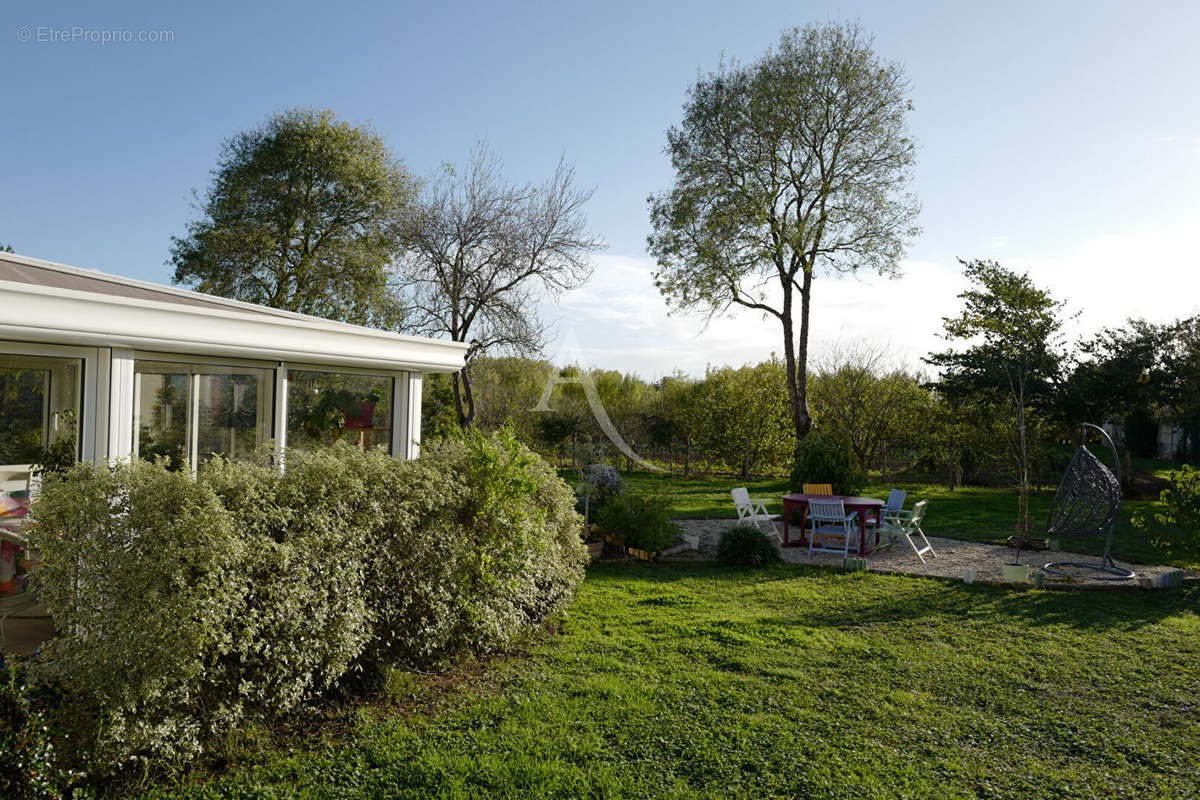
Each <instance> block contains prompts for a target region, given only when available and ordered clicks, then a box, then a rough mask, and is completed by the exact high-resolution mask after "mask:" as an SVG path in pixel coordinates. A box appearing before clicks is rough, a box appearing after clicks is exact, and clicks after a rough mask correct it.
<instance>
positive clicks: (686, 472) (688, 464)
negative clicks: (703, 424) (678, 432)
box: [683, 433, 692, 478]
mask: <svg viewBox="0 0 1200 800" xmlns="http://www.w3.org/2000/svg"><path fill="white" fill-rule="evenodd" d="M691 475H692V435H691V434H690V433H689V434H688V435H687V439H686V440H685V444H684V451H683V477H685V478H690V477H691Z"/></svg>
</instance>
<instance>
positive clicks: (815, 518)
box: [808, 499, 858, 556]
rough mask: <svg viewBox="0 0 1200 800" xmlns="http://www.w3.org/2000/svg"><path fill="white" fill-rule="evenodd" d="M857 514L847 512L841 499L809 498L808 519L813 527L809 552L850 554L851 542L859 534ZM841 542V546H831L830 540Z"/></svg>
mask: <svg viewBox="0 0 1200 800" xmlns="http://www.w3.org/2000/svg"><path fill="white" fill-rule="evenodd" d="M857 517H858V515H857V514H850V515H847V514H846V506H845V505H843V504H842V501H841V500H815V499H813V500H809V501H808V521H809V522H811V523H812V529H811V530H810V531H809V533H808V554H809V555H810V556H811V555H812V554H813V553H822V552H823V553H841V554H842V555H843V556H849V555H850V543H851V542H852V541H853V540H854V539H855V537H857V536H858V525H857V524H856V522H855V520H856V519H857ZM831 539H832V540H836V541H840V542H841V546H840V547H830V540H831Z"/></svg>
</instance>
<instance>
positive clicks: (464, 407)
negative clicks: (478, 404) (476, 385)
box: [450, 367, 475, 428]
mask: <svg viewBox="0 0 1200 800" xmlns="http://www.w3.org/2000/svg"><path fill="white" fill-rule="evenodd" d="M450 383H451V386H452V387H453V389H454V411H455V413H456V414H457V415H458V427H460V428H470V427H472V426H473V425H474V424H475V395H474V394H473V393H472V392H471V379H470V377H468V376H467V369H466V367H464V368H463V369H461V370H459V371H458V372H456V373H454V377H453V379H452V380H451V382H450Z"/></svg>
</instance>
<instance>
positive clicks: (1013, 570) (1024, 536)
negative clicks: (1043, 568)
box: [1001, 517, 1029, 583]
mask: <svg viewBox="0 0 1200 800" xmlns="http://www.w3.org/2000/svg"><path fill="white" fill-rule="evenodd" d="M1017 526H1018V527H1020V528H1021V534H1020V535H1019V536H1010V537H1008V545H1009V547H1014V548H1016V551H1017V553H1016V555H1014V556H1013V560H1012V561H1008V562H1006V563H1005V564H1004V565H1003V566H1001V571H1002V572H1003V573H1004V581H1005V582H1006V583H1028V582H1029V565H1028V564H1023V563H1021V549H1022V548H1023V547H1024V546H1025V545H1026V543H1028V541H1029V518H1028V517H1026V518H1025V524H1024V525H1023V526H1022V525H1021V523H1020V522H1018V523H1017Z"/></svg>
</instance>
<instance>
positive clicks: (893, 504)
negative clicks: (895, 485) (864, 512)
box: [867, 489, 908, 528]
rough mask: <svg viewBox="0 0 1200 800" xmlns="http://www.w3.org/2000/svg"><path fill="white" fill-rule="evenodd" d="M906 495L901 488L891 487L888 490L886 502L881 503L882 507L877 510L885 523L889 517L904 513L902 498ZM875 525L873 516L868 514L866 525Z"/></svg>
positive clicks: (870, 526)
mask: <svg viewBox="0 0 1200 800" xmlns="http://www.w3.org/2000/svg"><path fill="white" fill-rule="evenodd" d="M907 497H908V492H905V491H903V490H902V489H892V490H891V491H890V492H888V499H887V502H886V503H884V504H883V508H882V509H880V511H879V517H880V519H882V520H883V521H884V522H885V523H886V522H887V520H888V519H889V518H891V517H898V516H900V515H901V514H902V513H904V500H905V498H907ZM875 525H876V522H875V518H874V517H872V516H868V517H867V527H868V528H873V527H875Z"/></svg>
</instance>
